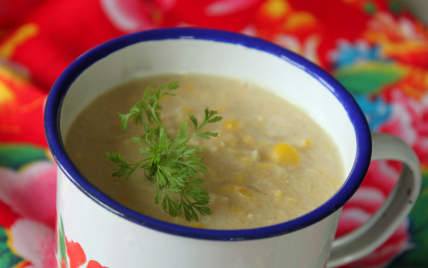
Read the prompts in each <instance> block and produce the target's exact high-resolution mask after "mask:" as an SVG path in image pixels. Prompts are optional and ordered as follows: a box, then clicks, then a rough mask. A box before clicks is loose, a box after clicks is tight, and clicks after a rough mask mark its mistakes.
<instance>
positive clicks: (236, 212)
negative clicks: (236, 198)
mask: <svg viewBox="0 0 428 268" xmlns="http://www.w3.org/2000/svg"><path fill="white" fill-rule="evenodd" d="M230 212H232V213H233V214H238V213H241V212H243V211H242V209H241V208H240V207H237V206H232V207H231V208H230Z"/></svg>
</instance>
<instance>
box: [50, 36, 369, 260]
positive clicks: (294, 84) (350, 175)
mask: <svg viewBox="0 0 428 268" xmlns="http://www.w3.org/2000/svg"><path fill="white" fill-rule="evenodd" d="M171 73H182V74H185V73H197V74H212V75H219V76H224V77H231V78H238V79H249V80H251V81H252V82H254V83H256V84H258V85H260V86H262V87H263V88H266V89H267V90H270V91H273V92H274V93H276V94H277V95H278V96H279V97H283V98H285V99H287V100H288V101H289V102H291V103H293V104H294V105H296V106H297V107H299V108H300V109H302V110H303V111H305V112H306V113H307V114H308V115H309V116H310V117H312V118H313V119H314V120H315V121H316V122H317V123H318V124H319V125H320V126H321V127H322V128H323V129H325V131H326V132H327V133H328V134H329V135H330V136H331V137H332V139H333V141H334V142H335V143H336V146H337V148H338V150H339V152H340V155H341V158H342V162H343V166H344V170H345V174H346V178H344V180H345V181H344V184H343V186H342V187H341V189H340V190H339V191H338V192H337V193H336V194H335V195H334V196H332V197H331V198H330V199H329V200H328V201H327V202H325V203H324V204H323V205H321V206H320V207H318V208H316V209H315V210H313V211H311V212H309V213H307V214H305V215H303V216H301V217H299V218H297V219H294V220H291V221H288V222H285V223H281V224H276V225H273V226H267V227H262V228H255V229H244V230H207V229H197V228H191V227H185V226H178V225H174V224H170V223H166V222H162V221H159V220H156V219H153V218H150V217H148V216H145V215H142V214H139V213H137V212H135V211H133V210H130V209H128V208H126V207H124V206H123V205H121V204H120V203H118V202H116V201H114V200H113V199H111V198H110V197H108V196H107V195H105V194H104V193H103V192H101V191H100V190H99V189H98V188H96V187H95V186H94V185H92V184H91V183H90V182H89V181H88V180H86V179H85V178H84V176H83V175H82V174H81V173H80V172H79V170H78V169H77V168H76V166H75V165H74V164H73V162H72V161H71V160H70V158H69V157H68V155H67V153H66V151H65V149H64V146H63V141H64V140H65V137H66V135H67V133H68V130H69V128H70V126H71V124H72V122H73V120H74V119H75V118H76V116H77V115H78V114H79V113H80V112H81V111H82V109H83V108H84V107H85V106H86V105H88V104H89V103H90V102H91V101H93V100H94V99H95V98H96V97H98V96H99V95H101V94H103V93H104V92H106V91H107V90H109V89H111V88H113V87H115V86H117V85H120V84H122V83H125V82H128V81H130V80H133V79H136V78H141V77H147V76H152V75H159V74H171ZM45 127H46V135H47V139H48V143H49V146H50V149H51V151H52V153H53V156H54V158H55V160H56V161H57V163H58V196H57V210H58V211H57V212H58V214H57V215H58V229H59V230H58V234H59V238H58V239H59V243H58V252H57V257H58V260H59V262H66V263H65V265H66V266H67V263H68V262H70V263H71V262H72V259H73V258H75V256H70V254H71V255H73V252H72V251H70V252H71V253H70V254H69V248H75V247H77V246H76V245H79V247H80V249H79V252H83V254H84V255H85V259H81V260H80V262H81V263H82V264H83V263H85V262H87V263H88V264H89V263H90V262H91V261H92V263H95V261H96V262H98V263H99V264H101V265H102V266H105V267H110V268H115V267H142V266H144V267H145V266H147V267H323V266H324V265H325V263H326V261H327V259H328V255H329V252H330V247H331V244H332V241H333V238H334V234H335V230H336V227H337V223H338V217H339V213H340V209H341V207H342V206H343V205H344V204H345V203H346V201H347V200H348V199H349V198H350V197H351V196H352V195H353V193H354V192H355V191H356V190H357V188H358V186H359V185H360V184H361V181H362V180H363V178H364V175H365V173H366V171H367V169H368V165H369V162H370V156H371V139H370V132H369V129H368V126H367V122H366V120H365V118H364V115H363V114H362V112H361V110H360V109H359V107H358V105H357V104H356V102H355V101H354V99H353V98H352V96H351V95H350V94H349V93H348V92H347V91H346V90H345V89H344V88H343V87H342V86H341V85H340V84H339V83H338V82H337V81H336V80H334V78H332V77H331V76H330V75H329V74H327V73H326V72H325V71H323V70H322V69H320V68H319V67H317V66H315V65H314V64H312V63H310V62H308V61H307V60H305V59H303V58H302V57H300V56H298V55H296V54H294V53H292V52H290V51H288V50H285V49H283V48H281V47H279V46H276V45H274V44H271V43H269V42H266V41H263V40H260V39H257V38H252V37H247V36H243V35H240V34H235V33H229V32H224V31H216V30H206V29H192V28H175V29H160V30H153V31H147V32H141V33H136V34H131V35H127V36H124V37H121V38H117V39H114V40H112V41H109V42H106V43H104V44H102V45H100V46H98V47H96V48H94V49H92V50H90V51H88V52H87V53H85V54H83V55H82V56H81V57H79V58H78V59H77V60H76V61H74V62H73V63H72V64H71V65H70V66H69V67H68V68H67V69H66V70H65V71H64V73H63V74H62V75H61V76H60V77H59V79H58V80H57V82H56V83H55V85H54V87H53V88H52V91H51V93H50V95H49V98H48V101H47V104H46V111H45ZM326 157H328V156H326ZM67 245H69V246H67ZM74 255H76V254H74ZM76 256H77V255H76ZM61 265H64V264H61ZM85 267H86V266H85ZM88 267H90V266H88ZM94 267H95V266H94ZM97 267H101V266H97Z"/></svg>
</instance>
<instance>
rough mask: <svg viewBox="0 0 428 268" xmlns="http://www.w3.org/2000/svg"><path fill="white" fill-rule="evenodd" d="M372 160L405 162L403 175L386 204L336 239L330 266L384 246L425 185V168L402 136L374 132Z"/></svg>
mask: <svg viewBox="0 0 428 268" xmlns="http://www.w3.org/2000/svg"><path fill="white" fill-rule="evenodd" d="M371 160H372V161H373V160H397V161H400V162H402V163H403V166H402V170H401V174H400V178H399V180H398V181H397V184H396V185H395V187H394V189H393V190H392V191H391V193H390V194H389V196H388V198H387V199H386V201H385V203H384V204H383V205H382V206H381V207H380V208H379V210H378V211H377V212H376V213H375V214H374V215H373V217H371V218H370V219H369V220H368V221H367V222H366V223H364V224H363V225H362V226H361V227H359V228H358V229H356V230H355V231H353V232H351V233H349V234H347V235H345V236H343V237H340V238H339V239H336V240H334V242H333V246H332V250H331V254H330V259H329V260H328V262H327V267H336V266H340V265H343V264H347V263H350V262H353V261H355V260H357V259H360V258H362V257H364V256H366V255H368V254H370V253H371V252H373V251H374V250H375V249H376V248H378V247H379V246H380V245H382V243H383V242H385V240H387V239H388V238H389V237H390V236H391V235H392V233H393V232H394V231H395V230H396V229H397V228H398V226H399V225H400V224H401V222H402V221H403V220H404V219H405V218H406V217H407V215H408V214H409V213H410V210H411V209H412V207H413V205H414V204H415V202H416V199H417V197H418V194H419V191H420V188H421V170H420V164H419V160H418V158H417V156H416V154H415V152H414V151H413V150H412V149H411V148H410V147H409V146H408V145H407V144H406V143H405V142H404V141H403V140H401V139H400V138H397V137H395V136H392V135H389V134H381V133H372V157H371Z"/></svg>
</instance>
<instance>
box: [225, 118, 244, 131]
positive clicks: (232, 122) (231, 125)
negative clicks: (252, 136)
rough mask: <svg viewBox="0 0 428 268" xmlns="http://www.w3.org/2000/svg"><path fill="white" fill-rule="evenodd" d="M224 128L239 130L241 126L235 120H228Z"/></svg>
mask: <svg viewBox="0 0 428 268" xmlns="http://www.w3.org/2000/svg"><path fill="white" fill-rule="evenodd" d="M223 128H225V129H239V128H241V125H240V124H239V123H238V122H236V121H235V120H227V121H225V122H224V123H223Z"/></svg>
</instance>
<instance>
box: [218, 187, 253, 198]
mask: <svg viewBox="0 0 428 268" xmlns="http://www.w3.org/2000/svg"><path fill="white" fill-rule="evenodd" d="M229 191H235V192H237V193H238V194H239V195H240V196H242V197H246V198H253V197H254V193H253V192H252V191H251V190H249V189H247V188H245V187H240V186H226V187H223V188H221V189H220V193H225V192H229Z"/></svg>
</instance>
